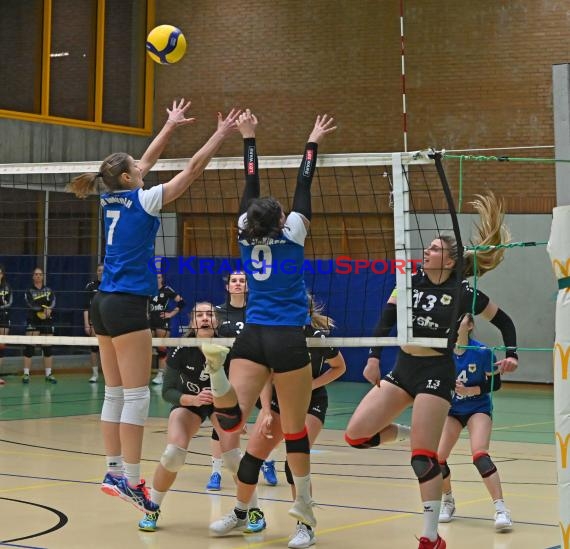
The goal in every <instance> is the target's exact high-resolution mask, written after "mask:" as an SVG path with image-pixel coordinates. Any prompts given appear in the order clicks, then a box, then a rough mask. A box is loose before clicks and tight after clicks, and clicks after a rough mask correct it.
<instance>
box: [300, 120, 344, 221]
mask: <svg viewBox="0 0 570 549" xmlns="http://www.w3.org/2000/svg"><path fill="white" fill-rule="evenodd" d="M333 124H334V119H333V118H331V117H329V116H328V115H327V114H323V115H322V116H320V115H319V116H317V120H316V122H315V125H314V127H313V130H312V131H311V134H310V135H309V141H308V142H307V144H306V146H305V153H304V155H303V160H302V161H301V165H300V166H299V171H298V173H297V186H296V187H295V196H294V197H293V206H292V207H291V211H293V212H297V213H300V214H301V215H302V216H303V217H304V218H305V219H306V220H307V222H306V223H305V224H308V222H309V221H310V220H311V216H312V209H311V183H312V181H313V175H314V173H315V167H316V165H317V149H318V145H319V143H321V141H322V140H323V139H324V137H325V136H326V135H328V134H329V133H331V132H334V131H335V130H336V126H333Z"/></svg>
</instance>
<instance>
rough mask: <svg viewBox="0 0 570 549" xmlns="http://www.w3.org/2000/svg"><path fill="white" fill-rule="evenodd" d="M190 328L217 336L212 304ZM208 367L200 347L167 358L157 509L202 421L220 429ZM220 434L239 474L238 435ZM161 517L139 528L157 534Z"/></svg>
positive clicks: (202, 306)
mask: <svg viewBox="0 0 570 549" xmlns="http://www.w3.org/2000/svg"><path fill="white" fill-rule="evenodd" d="M190 327H191V329H190V333H189V334H188V337H193V336H195V337H196V338H211V337H214V335H215V328H216V317H215V314H214V307H213V305H212V304H211V303H207V302H200V303H196V305H195V306H194V308H193V309H192V312H191V314H190ZM205 367H206V358H205V357H204V355H203V354H202V351H201V350H200V348H199V347H176V348H175V349H174V350H173V351H172V352H171V353H170V356H169V357H168V360H167V367H166V372H165V375H164V382H163V385H162V396H163V398H164V399H165V400H166V401H167V402H170V403H171V404H172V405H173V407H172V409H171V410H170V415H169V418H168V435H167V436H168V443H167V446H166V448H165V450H164V452H163V454H162V457H161V459H160V464H159V465H158V466H157V468H156V470H155V473H154V478H153V481H152V489H151V492H150V499H151V501H152V502H153V503H155V504H156V506H157V507H160V505H162V501H163V499H164V497H165V496H166V493H167V492H168V490H169V489H170V487H171V486H172V484H173V483H174V480H175V479H176V476H177V474H178V471H180V469H181V468H182V466H183V465H184V463H185V460H186V453H187V450H188V444H189V443H190V440H191V439H192V437H193V436H194V435H195V434H196V433H197V432H198V429H199V428H200V425H201V424H202V422H203V421H204V420H205V419H207V418H210V420H211V421H212V423H213V424H214V425H215V426H216V427H218V429H219V424H218V420H217V418H216V416H215V415H214V413H213V412H214V408H213V398H212V393H211V391H210V376H209V374H208V373H207V372H206V371H205ZM220 432H221V433H222V437H221V441H220V442H221V444H222V448H223V450H224V457H226V458H227V459H228V461H233V462H234V469H235V471H234V472H237V467H238V466H239V460H240V458H241V454H240V451H239V447H236V445H235V441H236V440H237V441H238V444H239V435H238V436H237V437H236V436H228V435H226V434H225V433H223V431H221V430H220ZM230 456H231V457H230ZM254 504H255V505H257V501H254ZM159 515H160V509H158V510H157V511H156V512H153V513H146V514H145V517H144V518H143V519H142V520H141V521H140V522H139V528H140V529H141V530H145V531H147V532H154V531H155V530H156V522H157V520H158V517H159Z"/></svg>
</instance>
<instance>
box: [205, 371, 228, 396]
mask: <svg viewBox="0 0 570 549" xmlns="http://www.w3.org/2000/svg"><path fill="white" fill-rule="evenodd" d="M210 388H211V389H212V394H213V395H214V396H215V397H223V396H224V395H225V394H227V393H229V391H230V389H231V388H232V386H231V384H230V382H229V380H228V376H227V375H226V371H225V370H224V369H223V368H220V369H219V370H217V371H215V372H211V373H210Z"/></svg>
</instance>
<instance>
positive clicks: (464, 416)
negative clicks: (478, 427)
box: [449, 411, 493, 429]
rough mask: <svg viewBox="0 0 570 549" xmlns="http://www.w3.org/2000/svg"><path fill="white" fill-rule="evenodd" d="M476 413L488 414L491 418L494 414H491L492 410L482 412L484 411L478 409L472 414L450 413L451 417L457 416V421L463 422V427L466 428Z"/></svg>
mask: <svg viewBox="0 0 570 549" xmlns="http://www.w3.org/2000/svg"><path fill="white" fill-rule="evenodd" d="M475 414H486V415H488V416H489V417H490V418H491V419H493V414H491V412H482V411H477V412H473V413H471V414H460V415H458V414H449V417H453V418H455V419H456V420H457V421H459V423H461V427H463V428H464V429H465V427H467V422H468V421H469V420H470V419H471V418H472V417H473V416H474V415H475Z"/></svg>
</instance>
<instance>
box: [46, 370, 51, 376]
mask: <svg viewBox="0 0 570 549" xmlns="http://www.w3.org/2000/svg"><path fill="white" fill-rule="evenodd" d="M47 376H51V368H46V377H47Z"/></svg>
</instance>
